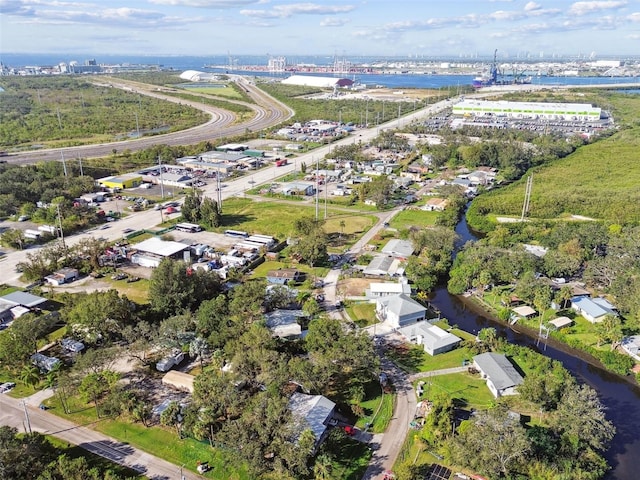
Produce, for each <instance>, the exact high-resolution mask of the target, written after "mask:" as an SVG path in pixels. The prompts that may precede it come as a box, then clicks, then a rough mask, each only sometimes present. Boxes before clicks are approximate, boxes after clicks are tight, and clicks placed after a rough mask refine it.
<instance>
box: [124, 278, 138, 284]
mask: <svg viewBox="0 0 640 480" xmlns="http://www.w3.org/2000/svg"><path fill="white" fill-rule="evenodd" d="M138 280H140V277H129V278H127V283H133V282H137V281H138Z"/></svg>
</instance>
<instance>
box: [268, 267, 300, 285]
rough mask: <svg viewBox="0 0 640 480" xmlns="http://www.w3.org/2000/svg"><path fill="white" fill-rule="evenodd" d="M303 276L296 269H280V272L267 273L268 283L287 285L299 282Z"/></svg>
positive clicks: (270, 271) (271, 271)
mask: <svg viewBox="0 0 640 480" xmlns="http://www.w3.org/2000/svg"><path fill="white" fill-rule="evenodd" d="M301 276H302V274H301V273H300V272H299V271H298V270H296V269H295V268H279V269H278V270H269V271H268V272H267V282H269V283H275V284H278V285H286V284H288V283H292V282H297V281H299V280H300V278H301Z"/></svg>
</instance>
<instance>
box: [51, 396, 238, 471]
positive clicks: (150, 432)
mask: <svg viewBox="0 0 640 480" xmlns="http://www.w3.org/2000/svg"><path fill="white" fill-rule="evenodd" d="M45 403H46V404H47V405H48V406H50V407H52V409H51V412H52V413H55V414H56V415H59V416H61V417H63V418H67V419H69V420H71V421H72V422H75V423H78V424H80V425H85V426H88V425H90V426H91V428H93V429H94V430H96V431H98V432H101V433H104V434H105V435H109V436H110V437H113V438H114V439H116V440H118V441H120V442H124V443H127V444H130V445H131V446H133V447H136V448H139V449H140V450H143V451H145V452H148V453H150V454H152V455H155V456H157V457H160V458H162V459H164V460H166V461H168V462H171V463H174V464H175V465H178V466H179V465H183V464H184V465H185V467H184V468H185V469H188V470H191V471H194V472H195V471H196V467H197V462H198V460H200V461H208V462H209V464H210V465H211V466H212V467H213V469H212V470H211V471H210V472H209V473H207V474H206V475H205V476H206V477H208V478H217V479H229V480H231V479H233V480H245V479H246V480H249V479H250V476H249V474H248V472H247V471H246V469H245V468H244V467H243V466H242V465H239V464H237V463H236V462H234V461H233V460H234V458H235V456H234V455H233V454H231V453H229V454H226V453H225V452H224V451H223V450H221V449H218V448H216V449H212V448H211V447H210V446H209V444H208V443H206V442H199V441H197V440H194V439H192V438H186V439H178V436H177V434H176V432H175V431H173V430H170V429H165V428H163V427H150V428H147V427H145V426H143V425H142V424H139V423H135V424H132V423H128V422H124V421H120V420H113V419H104V420H102V421H96V412H95V409H94V408H93V407H91V406H88V405H87V404H85V403H83V402H81V401H80V399H78V398H70V399H69V400H68V403H69V407H70V409H71V411H72V413H71V414H69V415H67V414H64V413H63V409H62V407H61V405H60V402H59V399H58V397H53V398H50V399H49V400H47V401H46V402H45ZM177 469H178V467H176V471H177ZM223 472H224V473H223Z"/></svg>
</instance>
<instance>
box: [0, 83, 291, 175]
mask: <svg viewBox="0 0 640 480" xmlns="http://www.w3.org/2000/svg"><path fill="white" fill-rule="evenodd" d="M230 77H232V79H233V81H235V82H236V83H237V84H238V85H240V86H241V87H242V88H243V89H244V90H245V91H246V93H247V94H248V95H249V96H250V97H251V98H252V99H253V100H254V101H255V102H256V103H255V104H253V103H247V102H242V101H238V100H227V99H225V101H228V102H232V103H239V104H242V105H245V106H247V107H249V108H251V109H252V110H253V111H254V116H253V118H252V119H251V120H249V121H247V122H244V123H235V121H236V116H235V114H233V113H231V112H229V111H227V110H223V109H220V108H215V107H212V106H209V105H206V104H203V103H198V102H193V101H189V100H184V99H182V98H178V97H174V96H171V95H166V94H163V93H162V92H161V91H158V90H157V87H154V86H151V85H147V84H141V83H137V82H127V81H124V80H119V79H111V78H109V79H105V78H103V79H101V81H102V82H103V83H100V85H102V86H105V85H109V86H112V87H114V88H121V89H126V90H127V91H133V92H135V93H139V94H141V95H146V96H149V97H154V98H159V99H162V100H166V101H168V102H173V103H180V104H183V105H189V106H191V107H193V108H197V109H199V110H202V111H204V112H206V113H207V114H209V115H210V116H211V118H210V119H209V121H207V122H206V123H203V124H202V125H198V126H196V127H192V128H189V129H186V130H181V131H179V132H172V133H167V134H164V135H154V136H150V137H142V138H138V139H130V140H123V141H119V142H109V143H100V144H96V145H82V146H75V147H65V148H53V149H42V150H30V151H27V152H21V153H15V154H11V155H10V156H8V157H5V158H4V159H5V160H7V161H8V162H10V163H16V164H21V165H26V164H31V163H37V162H42V161H51V160H55V161H60V160H62V157H63V155H64V158H65V159H73V158H100V157H107V156H109V155H112V154H113V151H114V150H116V151H119V152H121V151H123V150H129V151H131V152H136V151H139V150H144V149H146V148H150V147H152V146H154V145H158V144H160V145H193V144H197V143H199V142H202V141H211V140H214V139H216V138H222V137H232V136H235V135H241V134H244V133H245V132H247V131H259V130H262V129H264V128H268V127H271V126H274V125H278V124H279V123H281V122H284V121H285V120H286V119H288V118H291V117H292V116H293V113H294V112H293V110H291V109H290V108H289V107H287V106H286V105H284V104H283V103H281V102H279V101H278V100H276V99H275V98H273V97H271V96H270V95H268V94H267V93H265V92H264V91H262V90H260V89H259V88H257V87H256V86H255V85H253V84H252V83H251V82H249V81H248V80H247V79H245V78H244V77H242V76H239V75H230ZM104 82H106V83H104Z"/></svg>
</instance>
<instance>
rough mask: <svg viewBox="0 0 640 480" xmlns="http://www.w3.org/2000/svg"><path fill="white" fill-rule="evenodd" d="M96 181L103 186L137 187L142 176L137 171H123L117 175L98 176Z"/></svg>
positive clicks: (122, 188)
mask: <svg viewBox="0 0 640 480" xmlns="http://www.w3.org/2000/svg"><path fill="white" fill-rule="evenodd" d="M98 183H99V184H100V185H102V186H103V187H105V188H117V189H120V190H124V189H125V188H135V187H139V186H140V184H141V183H142V176H141V175H139V174H137V173H124V174H122V175H118V176H117V177H104V178H99V179H98Z"/></svg>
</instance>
